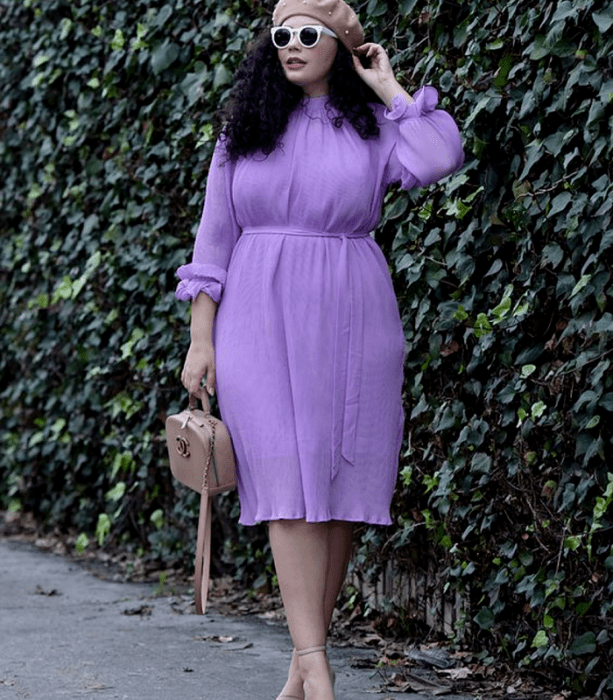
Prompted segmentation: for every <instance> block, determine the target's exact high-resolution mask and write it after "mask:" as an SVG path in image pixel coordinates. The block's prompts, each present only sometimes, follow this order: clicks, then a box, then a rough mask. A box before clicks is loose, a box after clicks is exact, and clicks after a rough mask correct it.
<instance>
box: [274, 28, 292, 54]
mask: <svg viewBox="0 0 613 700" xmlns="http://www.w3.org/2000/svg"><path fill="white" fill-rule="evenodd" d="M273 39H274V44H275V46H276V47H277V48H279V49H282V48H284V47H285V46H287V45H288V44H289V42H290V41H291V39H292V34H291V32H290V31H289V29H285V28H284V27H279V28H278V29H275V33H274V36H273Z"/></svg>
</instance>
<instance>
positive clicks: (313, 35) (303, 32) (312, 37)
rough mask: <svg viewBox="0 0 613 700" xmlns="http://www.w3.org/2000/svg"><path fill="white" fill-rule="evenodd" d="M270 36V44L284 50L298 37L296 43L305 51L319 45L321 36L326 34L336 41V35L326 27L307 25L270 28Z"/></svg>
mask: <svg viewBox="0 0 613 700" xmlns="http://www.w3.org/2000/svg"><path fill="white" fill-rule="evenodd" d="M270 34H271V36H272V43H273V44H274V45H275V46H276V47H277V48H278V49H285V48H287V47H288V46H289V45H290V44H291V43H292V39H293V38H294V36H295V35H296V34H297V35H298V41H299V42H300V43H301V44H302V46H304V47H305V48H306V49H312V48H313V47H314V46H317V44H319V40H320V39H321V35H322V34H327V35H328V36H331V37H334V38H335V39H338V37H337V36H336V34H335V33H334V32H333V31H332V30H331V29H328V28H327V27H322V26H321V25H320V24H307V25H305V26H304V27H297V28H296V29H294V28H293V27H272V28H271V30H270Z"/></svg>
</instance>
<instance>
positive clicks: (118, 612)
mask: <svg viewBox="0 0 613 700" xmlns="http://www.w3.org/2000/svg"><path fill="white" fill-rule="evenodd" d="M0 557H1V562H2V564H1V567H0V698H2V699H4V698H10V699H13V698H32V700H52V698H59V697H62V698H81V697H87V696H93V695H95V696H96V697H101V698H109V700H110V699H111V698H130V700H175V699H178V700H242V699H243V698H245V700H247V699H248V700H274V698H275V697H276V695H277V693H278V692H279V690H280V688H281V687H282V686H283V683H284V681H285V674H286V673H287V665H288V662H289V655H290V653H291V648H292V645H291V640H290V638H289V636H288V634H287V632H286V631H285V629H284V628H283V627H281V626H280V625H279V624H276V623H275V624H269V623H267V622H265V621H263V620H261V619H259V618H257V617H254V616H247V617H234V616H221V615H218V614H215V613H214V612H213V613H212V614H207V615H204V616H198V615H193V614H181V613H182V610H183V609H184V608H185V605H184V604H183V605H182V601H181V599H176V598H157V597H153V593H154V586H152V585H143V584H132V583H116V582H113V581H105V580H100V579H97V578H95V577H94V576H92V575H91V574H89V573H88V572H87V571H85V570H84V569H83V568H82V567H81V566H80V565H79V564H77V563H74V562H71V561H68V560H66V559H63V558H62V557H59V556H56V555H53V554H47V553H44V552H40V551H38V550H36V549H34V548H33V547H30V546H27V545H23V544H17V543H12V542H8V541H1V540H0ZM220 638H221V641H220ZM228 638H231V640H229V639H228ZM357 657H372V652H371V651H369V650H366V649H351V648H335V647H332V648H331V650H330V658H331V662H332V665H333V666H334V668H335V669H336V671H337V674H338V680H337V700H366V699H367V698H368V699H369V700H370V699H372V698H373V692H374V693H377V690H379V694H377V695H376V697H378V698H382V699H383V698H391V697H395V698H399V697H400V698H403V700H426V698H427V696H422V695H415V694H401V695H397V694H394V695H393V696H391V695H389V694H387V693H381V692H380V683H379V681H380V679H378V678H377V677H376V676H374V677H373V675H372V670H363V669H355V668H352V667H351V666H350V661H351V659H352V658H357ZM445 697H446V698H448V699H449V700H453V699H455V700H468V698H463V699H461V698H459V696H457V695H456V696H454V695H446V696H445Z"/></svg>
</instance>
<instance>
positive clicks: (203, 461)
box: [166, 389, 236, 615]
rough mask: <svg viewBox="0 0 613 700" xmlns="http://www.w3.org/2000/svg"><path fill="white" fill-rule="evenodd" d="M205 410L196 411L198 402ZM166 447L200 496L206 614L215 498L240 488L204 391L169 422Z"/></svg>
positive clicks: (200, 603) (199, 596)
mask: <svg viewBox="0 0 613 700" xmlns="http://www.w3.org/2000/svg"><path fill="white" fill-rule="evenodd" d="M198 398H199V399H200V401H201V402H202V408H203V410H200V409H198V408H196V405H197V399H198ZM166 444H167V445H168V456H169V458H170V468H171V470H172V473H173V476H174V477H175V478H176V479H178V480H179V481H180V482H181V483H182V484H185V486H188V487H189V488H190V489H193V490H194V491H197V492H198V493H199V494H200V516H199V518H198V541H197V543H196V572H195V581H194V586H195V594H196V612H197V613H198V614H199V615H202V614H204V611H205V609H206V599H207V594H208V589H209V570H210V566H211V497H212V496H213V495H215V494H216V493H222V492H223V491H231V490H232V489H234V488H236V467H235V462H234V450H233V449H232V441H231V439H230V434H229V433H228V429H227V428H226V426H225V425H224V424H223V423H222V421H220V420H219V418H215V417H214V416H212V415H211V409H210V405H209V397H208V394H207V393H206V391H205V390H204V389H201V390H200V393H199V394H198V395H197V396H196V395H193V394H192V395H190V397H189V406H188V408H186V409H185V410H184V411H181V413H177V414H175V415H172V416H168V418H167V419H166Z"/></svg>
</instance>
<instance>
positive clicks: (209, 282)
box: [175, 263, 226, 304]
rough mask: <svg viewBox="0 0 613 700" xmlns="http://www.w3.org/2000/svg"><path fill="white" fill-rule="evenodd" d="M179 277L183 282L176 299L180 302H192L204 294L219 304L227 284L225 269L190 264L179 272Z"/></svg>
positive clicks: (179, 285)
mask: <svg viewBox="0 0 613 700" xmlns="http://www.w3.org/2000/svg"><path fill="white" fill-rule="evenodd" d="M177 277H178V278H179V279H180V280H181V281H180V282H179V284H178V286H177V289H176V291H175V297H176V298H177V299H179V301H191V300H192V299H195V298H196V297H197V296H198V294H200V293H201V292H204V293H205V294H208V296H210V297H211V299H212V300H213V301H214V302H215V303H217V304H219V300H220V299H221V294H222V292H223V288H224V284H225V283H226V271H225V270H224V269H223V268H221V267H217V265H203V264H201V263H190V264H189V265H182V266H181V267H180V268H179V269H178V270H177Z"/></svg>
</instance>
